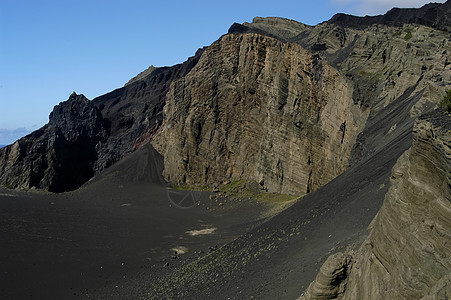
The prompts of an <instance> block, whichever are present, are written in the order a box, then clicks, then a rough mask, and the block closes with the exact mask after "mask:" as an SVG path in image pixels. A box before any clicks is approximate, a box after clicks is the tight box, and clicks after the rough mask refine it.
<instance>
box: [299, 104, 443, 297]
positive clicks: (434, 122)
mask: <svg viewBox="0 0 451 300" xmlns="http://www.w3.org/2000/svg"><path fill="white" fill-rule="evenodd" d="M450 161H451V118H450V117H449V115H445V114H442V113H437V112H436V113H435V114H429V115H426V116H425V117H422V118H421V119H420V120H418V121H417V122H416V124H415V127H414V134H413V144H412V147H411V149H409V150H408V151H407V152H405V153H404V154H403V155H402V156H401V157H400V158H399V160H398V162H397V163H396V165H395V167H394V168H393V171H392V177H391V181H390V189H389V191H388V192H387V194H386V197H385V201H384V204H383V206H382V208H381V210H380V211H379V213H378V215H377V216H376V218H375V219H374V220H373V222H372V225H371V228H372V229H371V233H370V235H369V236H368V238H367V239H366V241H365V242H364V243H363V244H362V246H361V247H360V249H359V250H358V251H357V252H356V253H355V254H353V253H350V255H351V254H353V255H354V257H353V259H352V262H353V264H351V265H349V264H348V265H349V266H350V267H351V270H350V271H349V272H348V273H349V274H348V275H347V276H345V277H344V278H342V280H340V281H334V280H328V281H327V283H326V284H325V283H324V280H323V278H332V277H333V276H334V270H335V269H336V268H337V267H340V266H341V265H342V264H343V260H342V259H341V257H342V256H343V254H336V255H334V256H331V257H330V258H329V259H328V260H327V262H326V264H325V265H324V266H323V267H322V268H321V270H322V272H321V273H320V274H319V275H318V277H317V279H316V281H315V282H313V283H312V284H311V285H310V287H309V289H308V290H307V292H306V294H305V297H303V298H302V299H335V297H336V295H332V294H330V293H329V292H330V291H331V290H337V289H342V287H343V282H345V286H346V287H345V289H344V290H342V292H341V294H340V298H343V299H422V298H424V299H446V298H447V297H449V295H451V277H450V276H451V273H450V270H451V259H450V253H451V244H450V238H451V219H450V218H449V216H450V215H451V165H450ZM331 266H332V267H331ZM323 273H324V274H323ZM327 293H329V294H327ZM326 294H327V296H324V295H326ZM321 295H323V296H324V297H323V296H321Z"/></svg>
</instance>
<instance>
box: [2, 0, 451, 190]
mask: <svg viewBox="0 0 451 300" xmlns="http://www.w3.org/2000/svg"><path fill="white" fill-rule="evenodd" d="M449 3H450V2H449V1H448V2H446V3H445V4H434V5H429V6H425V7H423V8H422V9H420V10H393V11H391V12H390V13H388V14H387V15H385V16H382V17H375V18H360V19H355V18H353V17H350V16H347V17H346V18H345V17H343V16H339V15H338V16H336V17H334V18H333V19H332V20H331V21H329V22H325V23H322V24H319V25H317V26H314V27H311V26H307V25H304V24H301V23H298V22H296V21H291V20H286V19H280V18H255V19H254V21H253V22H252V23H244V24H234V25H233V26H232V27H231V28H230V30H229V34H227V35H225V36H223V37H221V38H220V39H219V40H218V41H217V42H215V43H213V44H212V45H211V46H210V47H208V48H206V49H201V50H199V51H198V52H197V53H196V55H195V56H194V57H192V58H190V59H188V61H187V62H185V63H183V64H180V65H176V66H173V67H165V68H157V69H155V68H153V67H150V68H149V69H148V70H145V71H144V72H142V73H141V74H139V75H138V76H136V77H135V78H133V79H132V80H130V81H129V82H128V83H127V84H126V85H125V86H124V87H122V88H120V89H117V90H115V91H112V92H110V93H108V94H105V95H103V96H100V97H98V98H96V99H94V100H92V103H91V104H89V106H92V109H93V113H92V114H84V113H81V112H82V111H83V108H82V107H75V108H74V110H73V109H72V108H71V107H72V104H70V102H71V100H70V99H69V100H68V101H67V102H64V103H61V104H60V108H58V110H63V111H66V113H63V114H60V115H59V117H57V115H58V113H57V112H56V111H55V113H54V114H55V116H52V120H53V121H52V120H51V122H50V123H49V124H48V125H46V126H45V127H43V128H42V129H40V130H38V131H37V132H35V133H33V134H32V135H30V136H28V137H26V138H25V139H22V140H20V141H19V142H18V143H17V144H16V145H15V146H14V147H12V146H9V147H6V148H2V149H1V150H0V171H1V172H0V182H1V183H3V184H5V185H7V186H9V187H13V188H18V187H20V188H30V187H33V186H34V187H37V188H42V189H48V190H51V191H65V190H70V189H75V188H77V187H79V186H80V185H81V184H82V183H83V182H85V181H86V180H88V179H89V178H90V176H93V175H94V174H97V173H99V172H101V171H102V170H104V169H105V168H107V167H109V166H111V165H112V164H114V163H115V162H117V161H118V160H120V159H121V158H122V157H124V156H125V155H126V154H127V153H129V152H131V151H134V150H135V149H137V148H139V147H141V146H142V145H143V144H145V143H148V142H150V141H151V140H152V139H153V138H154V137H155V136H156V135H157V133H158V136H157V138H156V140H155V142H154V144H155V146H156V148H158V149H159V151H160V152H161V153H162V154H163V155H164V157H165V171H164V174H165V177H166V179H167V180H169V181H171V182H172V183H175V184H217V183H219V182H221V181H223V180H225V179H228V178H235V177H240V178H247V179H252V180H255V181H257V182H259V183H260V184H261V186H262V187H263V188H266V189H268V190H270V191H278V192H284V193H297V194H303V193H308V192H311V191H313V190H316V189H317V188H319V187H320V186H322V185H324V184H325V183H327V182H329V181H330V180H331V179H333V178H334V177H336V176H337V175H338V174H340V173H341V172H343V171H344V170H345V169H346V167H348V166H352V165H355V164H356V163H358V161H360V160H361V159H363V158H364V157H365V156H367V155H369V154H371V153H373V152H374V151H377V149H378V148H380V147H384V145H385V144H384V143H378V142H376V141H377V139H376V137H375V136H372V135H367V134H366V132H365V130H363V129H364V127H365V124H366V127H367V128H368V125H369V124H370V125H371V124H372V125H374V126H378V125H377V122H381V117H380V116H379V117H378V116H377V113H378V111H380V110H381V109H382V108H384V107H387V106H388V105H390V104H391V103H393V102H396V101H403V100H405V99H415V101H416V104H415V105H414V106H413V107H412V109H411V111H410V115H411V116H418V115H420V114H422V113H424V112H426V111H429V110H431V109H432V108H433V107H434V106H435V104H436V101H437V99H439V98H440V97H441V95H442V94H443V92H444V91H445V90H446V89H447V88H448V85H449V82H451V71H450V62H449V51H450V50H449V49H450V48H451V46H450V41H449V36H448V35H449V33H448V32H447V31H446V30H448V29H447V28H449V24H450V22H449V18H447V17H443V16H448V15H449V10H450V4H449ZM348 19H349V20H350V21H349V22H348V21H346V22H345V21H343V20H348ZM351 19H352V20H351ZM356 20H358V22H357V21H356ZM420 21H421V22H420ZM347 22H348V23H349V24H347ZM356 22H357V23H358V24H357V25H358V26H357V25H355V24H354V23H356ZM415 22H416V23H421V24H424V25H418V24H414V23H415ZM425 25H427V26H425ZM393 26H397V27H393ZM166 100H167V101H166ZM165 105H166V106H165ZM163 107H165V108H164V117H163ZM79 109H80V111H78V110H79ZM71 113H74V116H71ZM99 113H100V114H99ZM80 116H83V117H82V118H80ZM83 118H86V120H84V119H83ZM72 119H73V120H76V123H77V122H78V123H80V124H75V123H73V122H72V123H71V122H69V123H70V124H72V125H71V126H72V127H70V126H69V127H68V126H67V124H69V123H68V122H67V121H66V120H72ZM398 119H399V118H398ZM398 119H396V118H394V119H392V120H393V124H391V131H390V133H392V132H393V133H394V134H393V135H392V136H393V138H396V137H397V135H396V132H401V131H404V130H406V128H409V127H410V126H412V122H400V120H398ZM398 121H399V122H398ZM87 124H93V125H92V126H94V127H93V128H94V129H93V130H88V129H87V127H86V126H87ZM98 124H101V125H98ZM162 124H163V125H162ZM90 126H91V125H90ZM90 126H88V127H90ZM99 126H100V127H99ZM82 128H85V129H82ZM79 129H80V130H81V132H78V131H77V130H79ZM362 130H363V132H362ZM66 131H68V132H66ZM57 132H60V134H59V135H58V136H64V138H65V140H67V141H72V140H71V138H72V137H74V138H75V137H77V138H79V141H80V143H82V144H83V145H85V146H86V147H85V146H83V147H85V148H86V149H85V148H83V149H84V150H83V151H81V152H79V153H83V155H82V158H81V159H80V161H79V163H80V168H82V169H83V170H84V171H83V172H81V173H82V174H83V176H80V178H81V179H80V180H77V181H76V183H74V184H65V183H64V182H66V181H68V180H69V181H70V180H71V179H70V176H69V175H68V176H69V177H65V176H60V175H57V173H55V172H53V171H52V172H50V171H45V170H47V169H49V166H50V165H52V164H54V163H56V164H57V165H59V166H60V168H61V169H70V168H71V166H72V165H71V163H69V162H70V161H73V160H74V159H76V157H72V158H70V159H69V157H71V156H70V155H69V156H67V157H66V155H68V153H70V152H71V151H72V150H68V149H69V148H71V147H73V148H74V149H77V147H78V146H74V145H75V144H72V142H71V143H69V144H64V147H63V146H62V147H60V148H55V149H54V150H51V149H53V148H52V147H53V146H51V145H53V144H52V141H53V140H54V139H56V133H57ZM359 133H360V135H359ZM81 136H83V137H85V138H80V137H81ZM81 141H83V142H81ZM25 144H26V145H27V146H25ZM41 145H46V146H45V147H43V146H41ZM48 145H50V146H48ZM69 145H72V146H69ZM80 147H81V146H80ZM13 148H14V149H15V150H14V149H13ZM29 149H35V150H29ZM33 151H35V152H33ZM52 151H54V152H55V154H54V155H53V156H51V155H50V154H49V153H50V152H52ZM76 152H77V151H74V152H73V153H76ZM13 153H21V154H20V155H15V154H14V155H12V154H13ZM36 153H38V156H39V157H40V159H37V156H36V155H37V154H36ZM54 157H59V158H58V160H57V161H55V159H54ZM36 161H38V162H39V163H37V162H36ZM50 169H51V168H50ZM50 169H49V170H50ZM29 170H34V171H29ZM57 176H59V177H58V178H60V179H57ZM50 182H54V183H52V184H51V183H50ZM56 182H59V183H56Z"/></svg>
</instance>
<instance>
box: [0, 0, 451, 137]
mask: <svg viewBox="0 0 451 300" xmlns="http://www.w3.org/2000/svg"><path fill="white" fill-rule="evenodd" d="M428 2H429V1H422V0H398V1H397V0H361V1H358V0H316V1H299V0H297V1H284V0H278V1H273V0H272V1H266V0H259V1H242V0H241V1H236V0H230V1H226V2H213V1H200V0H192V1H178V0H175V1H140V0H127V1H125V0H122V1H115V0H109V1H104V0H90V1H84V0H79V1H64V0H63V1H62V0H58V1H56V0H0V145H2V144H9V143H12V142H14V141H15V140H16V139H18V138H20V137H21V136H23V135H25V134H27V133H29V132H31V131H32V130H34V129H37V128H39V127H41V126H43V125H44V124H46V123H47V121H48V115H49V113H50V112H51V111H52V109H53V106H54V105H56V104H58V103H59V102H61V101H64V100H66V99H67V98H68V97H69V95H70V94H71V93H72V92H73V91H75V92H77V93H80V94H84V95H85V96H86V97H88V98H89V99H93V98H95V97H96V96H99V95H102V94H104V93H106V92H109V91H111V90H113V89H115V88H118V87H121V86H123V85H124V83H125V82H127V81H128V80H129V79H130V78H132V77H133V76H135V75H136V74H137V73H139V72H141V71H142V70H144V69H146V68H147V67H148V66H150V65H155V66H166V65H173V64H176V63H180V62H183V61H184V60H186V58H187V57H189V56H191V55H193V54H194V53H195V51H196V50H197V49H198V48H200V47H203V46H206V45H210V44H211V43H212V42H214V41H215V40H216V39H217V38H219V37H220V36H221V35H222V34H224V33H226V32H227V30H228V28H229V27H230V25H231V24H232V23H234V22H238V23H242V22H251V21H252V18H253V17H255V16H278V17H285V18H289V19H294V20H297V21H300V22H302V23H306V24H309V25H315V24H317V23H320V22H322V21H325V20H328V19H330V17H332V16H333V15H334V14H335V13H337V12H345V13H350V14H355V15H366V14H368V15H375V14H381V13H385V12H386V11H387V10H388V9H390V8H391V7H393V6H398V7H419V6H421V5H423V4H425V3H428ZM439 2H444V0H443V1H439Z"/></svg>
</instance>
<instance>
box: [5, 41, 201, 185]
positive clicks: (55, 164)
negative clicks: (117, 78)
mask: <svg viewBox="0 0 451 300" xmlns="http://www.w3.org/2000/svg"><path fill="white" fill-rule="evenodd" d="M201 53H202V49H200V50H199V51H198V53H197V54H196V55H195V56H193V57H191V58H190V59H188V60H187V61H186V62H185V63H183V64H179V65H175V66H173V67H165V68H158V69H156V70H152V67H150V68H149V69H148V70H146V71H144V72H143V73H142V74H139V75H138V76H137V77H136V78H134V79H133V80H132V81H130V82H129V83H127V85H126V86H124V87H123V88H120V89H117V90H114V91H112V92H110V93H108V94H105V95H103V96H100V97H98V98H96V99H94V100H92V101H90V100H88V99H86V97H84V96H83V95H77V94H75V93H73V94H72V95H71V96H70V97H69V99H68V100H67V101H64V102H61V103H60V104H59V105H57V106H55V108H54V110H53V112H52V113H51V114H50V117H49V123H48V124H47V125H45V126H44V127H42V128H41V129H39V130H37V131H35V132H33V133H32V134H30V135H28V136H26V137H24V138H22V139H20V140H18V141H16V142H15V143H14V144H13V145H9V146H6V147H4V148H1V149H0V183H2V184H3V185H5V186H7V187H10V188H19V189H30V188H33V187H34V188H39V189H44V190H49V191H52V192H63V191H69V190H74V189H76V188H78V187H80V186H81V185H82V184H83V183H85V182H86V181H88V180H89V179H90V178H92V177H93V176H94V175H95V174H98V173H100V172H101V171H102V170H104V169H105V168H107V167H109V166H111V165H112V164H114V163H115V162H117V161H119V160H120V159H121V158H123V157H124V156H125V155H127V153H130V152H131V151H133V150H136V149H137V148H139V147H141V146H142V145H144V144H145V143H146V142H148V141H149V140H150V139H151V138H152V137H153V136H154V134H155V133H156V131H157V130H158V128H159V126H160V124H161V122H162V119H163V115H162V110H163V106H164V104H165V99H166V91H167V89H168V88H169V84H170V83H171V82H172V81H173V80H175V79H178V78H180V77H183V76H184V75H186V74H187V73H188V72H189V71H190V70H191V68H192V67H193V66H194V65H195V64H196V63H197V60H198V59H199V57H200V54H201Z"/></svg>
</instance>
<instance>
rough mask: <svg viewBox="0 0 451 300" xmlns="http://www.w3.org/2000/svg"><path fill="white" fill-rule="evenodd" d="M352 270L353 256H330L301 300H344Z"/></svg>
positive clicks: (337, 254) (336, 254) (339, 253)
mask: <svg viewBox="0 0 451 300" xmlns="http://www.w3.org/2000/svg"><path fill="white" fill-rule="evenodd" d="M351 268H352V256H350V255H348V256H346V255H345V254H343V253H341V252H338V253H335V254H334V255H331V256H329V257H328V258H327V260H326V262H325V263H324V264H323V265H322V266H321V269H320V270H319V273H318V276H316V279H315V281H314V283H312V284H311V285H310V286H309V288H308V289H307V291H306V293H305V295H303V297H301V298H300V299H318V300H320V299H342V296H343V293H344V291H345V290H346V284H347V279H348V276H349V272H350V270H351Z"/></svg>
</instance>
